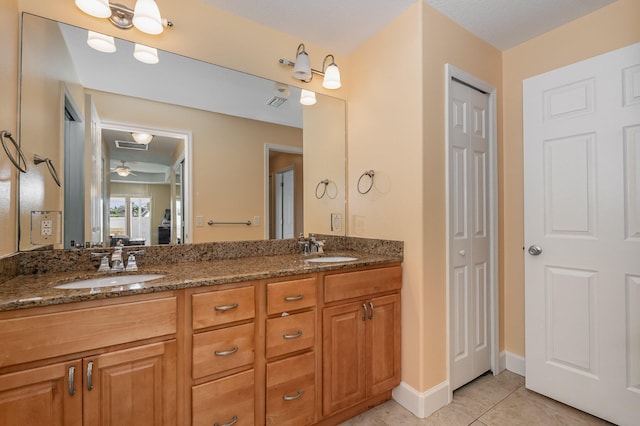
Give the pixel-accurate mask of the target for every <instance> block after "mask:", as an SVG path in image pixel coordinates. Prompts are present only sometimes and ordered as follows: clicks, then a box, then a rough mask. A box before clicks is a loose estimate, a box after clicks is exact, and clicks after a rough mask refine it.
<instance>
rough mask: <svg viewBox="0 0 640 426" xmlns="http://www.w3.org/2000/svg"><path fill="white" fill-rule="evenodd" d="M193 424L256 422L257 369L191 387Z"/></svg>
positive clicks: (246, 424) (244, 425)
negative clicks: (255, 393) (255, 374)
mask: <svg viewBox="0 0 640 426" xmlns="http://www.w3.org/2000/svg"><path fill="white" fill-rule="evenodd" d="M191 411H192V424H193V426H201V425H202V426H205V425H206V426H211V425H214V424H220V425H224V424H229V423H231V422H232V421H233V420H234V419H235V418H237V421H236V422H235V423H234V425H235V426H248V425H253V422H254V413H253V411H254V379H253V370H249V371H245V372H243V373H239V374H234V375H233V376H229V377H224V378H222V379H218V380H214V381H212V382H209V383H205V384H202V385H199V386H194V387H193V388H192V389H191Z"/></svg>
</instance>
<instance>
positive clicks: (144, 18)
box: [133, 0, 163, 35]
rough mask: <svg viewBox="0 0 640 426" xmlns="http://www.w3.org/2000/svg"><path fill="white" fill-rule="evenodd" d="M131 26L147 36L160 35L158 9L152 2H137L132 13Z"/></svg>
mask: <svg viewBox="0 0 640 426" xmlns="http://www.w3.org/2000/svg"><path fill="white" fill-rule="evenodd" d="M133 25H134V26H135V27H136V28H137V29H139V30H140V31H142V32H143V33H147V34H154V35H155V34H160V33H161V32H162V30H163V28H162V18H160V9H158V5H157V4H156V2H155V1H154V0H138V1H137V2H136V7H135V9H134V11H133Z"/></svg>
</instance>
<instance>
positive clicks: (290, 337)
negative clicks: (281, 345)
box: [282, 330, 302, 339]
mask: <svg viewBox="0 0 640 426" xmlns="http://www.w3.org/2000/svg"><path fill="white" fill-rule="evenodd" d="M282 337H283V338H284V339H297V338H298V337H302V330H298V332H297V333H294V334H283V335H282Z"/></svg>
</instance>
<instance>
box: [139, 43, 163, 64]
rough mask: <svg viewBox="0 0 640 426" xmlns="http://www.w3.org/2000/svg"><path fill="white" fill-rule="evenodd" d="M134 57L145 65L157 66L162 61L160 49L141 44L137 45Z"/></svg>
mask: <svg viewBox="0 0 640 426" xmlns="http://www.w3.org/2000/svg"><path fill="white" fill-rule="evenodd" d="M133 56H134V57H135V58H136V59H137V60H139V61H140V62H144V63H145V64H157V63H158V62H159V61H160V58H158V49H156V48H155V47H149V46H145V45H144V44H139V43H136V45H135V47H134V48H133Z"/></svg>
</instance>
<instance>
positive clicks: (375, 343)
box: [366, 294, 400, 395]
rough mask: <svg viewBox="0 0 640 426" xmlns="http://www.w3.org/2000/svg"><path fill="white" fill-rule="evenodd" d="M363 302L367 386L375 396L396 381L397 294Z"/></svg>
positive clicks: (398, 353) (397, 358) (398, 315)
mask: <svg viewBox="0 0 640 426" xmlns="http://www.w3.org/2000/svg"><path fill="white" fill-rule="evenodd" d="M367 305H368V308H369V312H368V321H367V351H366V356H367V388H368V389H369V391H370V395H377V394H379V393H381V392H385V391H388V390H391V389H393V388H394V387H396V386H398V385H399V384H400V295H398V294H393V295H390V296H384V297H378V298H375V299H373V300H371V301H370V302H367Z"/></svg>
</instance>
